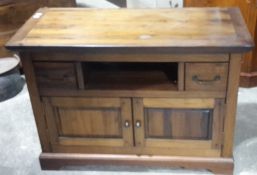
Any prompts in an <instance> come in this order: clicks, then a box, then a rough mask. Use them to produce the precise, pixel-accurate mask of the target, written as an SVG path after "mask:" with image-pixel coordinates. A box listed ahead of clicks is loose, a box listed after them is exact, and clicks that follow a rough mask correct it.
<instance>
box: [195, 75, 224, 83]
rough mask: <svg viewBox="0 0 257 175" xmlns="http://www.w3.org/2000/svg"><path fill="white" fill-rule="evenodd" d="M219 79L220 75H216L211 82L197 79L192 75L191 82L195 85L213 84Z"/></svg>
mask: <svg viewBox="0 0 257 175" xmlns="http://www.w3.org/2000/svg"><path fill="white" fill-rule="evenodd" d="M220 79H221V77H220V75H216V76H215V77H214V78H213V79H212V80H201V79H199V78H198V76H197V75H194V76H193V77H192V80H193V81H195V82H196V83H199V84H206V83H207V84H208V83H212V82H215V81H219V80H220Z"/></svg>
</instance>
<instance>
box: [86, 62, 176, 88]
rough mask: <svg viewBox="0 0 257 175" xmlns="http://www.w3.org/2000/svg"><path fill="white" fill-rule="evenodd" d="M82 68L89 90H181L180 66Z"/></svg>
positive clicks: (91, 64)
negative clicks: (179, 80) (179, 81)
mask: <svg viewBox="0 0 257 175" xmlns="http://www.w3.org/2000/svg"><path fill="white" fill-rule="evenodd" d="M81 65H82V70H83V71H82V72H83V77H84V79H83V80H84V88H85V89H86V90H170V91H177V90H178V86H177V82H178V63H120V62H112V63H109V62H83V63H81Z"/></svg>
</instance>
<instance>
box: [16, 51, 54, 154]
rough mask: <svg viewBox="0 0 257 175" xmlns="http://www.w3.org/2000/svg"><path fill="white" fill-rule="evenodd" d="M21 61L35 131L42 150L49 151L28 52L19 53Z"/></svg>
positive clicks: (44, 119) (42, 112)
mask: <svg viewBox="0 0 257 175" xmlns="http://www.w3.org/2000/svg"><path fill="white" fill-rule="evenodd" d="M20 56H21V62H22V65H23V67H24V73H25V76H26V81H27V86H28V90H29V92H30V93H29V95H30V100H31V105H32V109H33V114H34V116H35V121H36V125H37V131H38V135H39V139H40V143H41V148H42V151H44V152H49V151H50V150H51V146H50V144H49V143H50V137H49V133H48V131H47V127H48V126H47V123H46V116H45V110H44V106H43V104H42V102H41V99H40V95H39V90H38V86H37V84H36V76H35V71H34V67H33V63H32V60H31V59H30V55H29V54H28V53H20Z"/></svg>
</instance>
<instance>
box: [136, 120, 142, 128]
mask: <svg viewBox="0 0 257 175" xmlns="http://www.w3.org/2000/svg"><path fill="white" fill-rule="evenodd" d="M136 127H137V128H140V127H141V121H139V120H138V121H136Z"/></svg>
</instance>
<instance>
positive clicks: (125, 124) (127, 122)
mask: <svg viewBox="0 0 257 175" xmlns="http://www.w3.org/2000/svg"><path fill="white" fill-rule="evenodd" d="M124 127H125V128H128V127H130V123H129V121H128V120H126V121H125V123H124Z"/></svg>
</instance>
